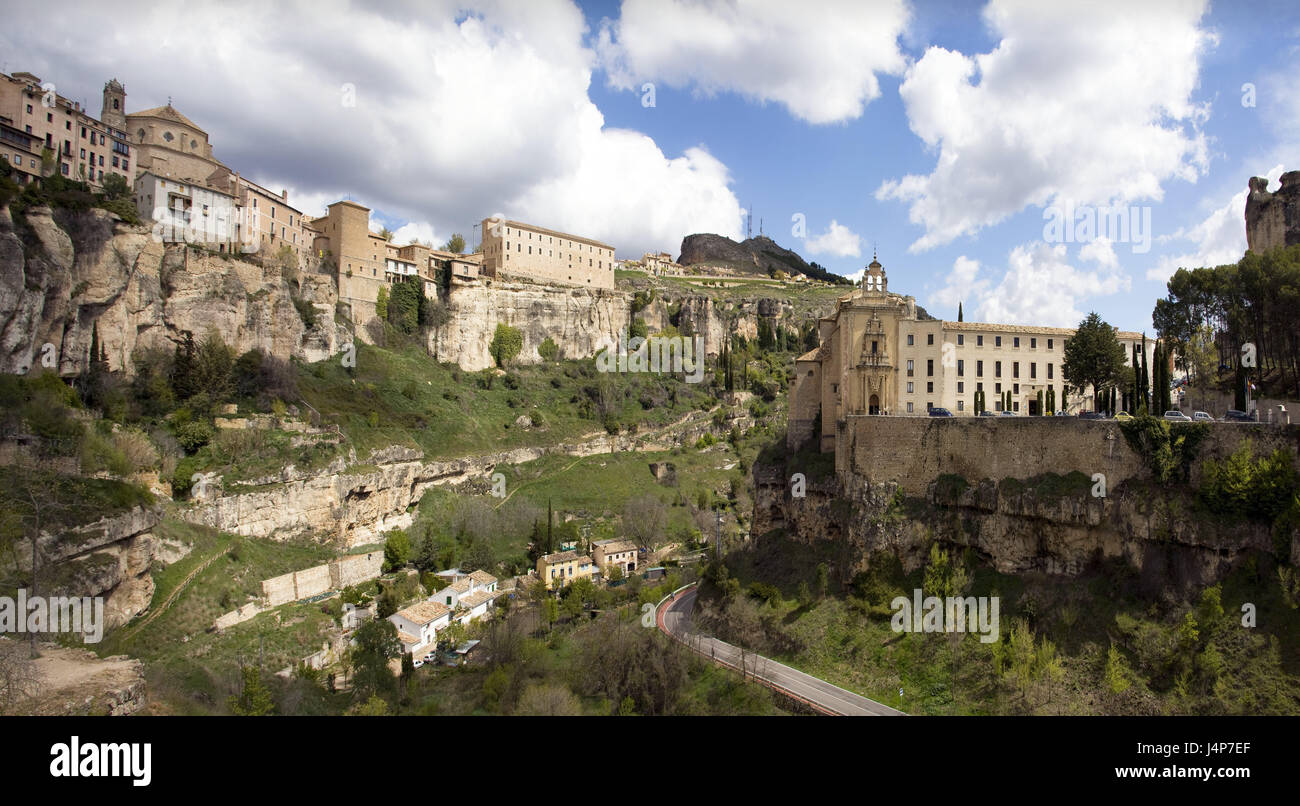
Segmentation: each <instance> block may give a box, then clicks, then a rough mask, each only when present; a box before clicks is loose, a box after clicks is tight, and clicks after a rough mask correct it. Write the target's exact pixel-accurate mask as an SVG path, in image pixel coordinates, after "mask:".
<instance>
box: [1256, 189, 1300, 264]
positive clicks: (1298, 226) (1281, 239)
mask: <svg viewBox="0 0 1300 806" xmlns="http://www.w3.org/2000/svg"><path fill="white" fill-rule="evenodd" d="M1281 183H1282V186H1281V187H1280V188H1279V189H1278V190H1277V191H1276V192H1274V193H1270V192H1269V190H1268V179H1266V178H1264V177H1262V176H1255V177H1251V180H1250V194H1249V195H1248V196H1246V248H1247V249H1250V250H1251V251H1253V252H1267V251H1269V250H1270V249H1275V248H1277V247H1279V246H1295V245H1296V244H1300V171H1288V172H1287V173H1284V174H1282V177H1281Z"/></svg>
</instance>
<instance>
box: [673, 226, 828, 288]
mask: <svg viewBox="0 0 1300 806" xmlns="http://www.w3.org/2000/svg"><path fill="white" fill-rule="evenodd" d="M677 262H678V263H679V264H681V265H683V266H697V265H713V266H724V267H726V268H728V269H731V270H732V271H735V272H740V273H743V274H753V275H756V276H762V277H766V276H768V274H769V273H770V272H772V271H783V272H785V273H786V274H803V275H806V276H808V277H812V278H814V279H817V280H826V281H828V282H835V281H837V280H840V279H843V278H841V277H839V275H836V274H832V273H830V272H828V271H826V270H825V269H823V268H821V267H820V266H814V265H812V264H810V263H808V262H807V261H806V260H804V259H803V258H802V257H800V256H799V255H798V253H796V252H793V251H791V250H789V249H786V248H785V247H783V246H781V245H780V244H778V243H777V242H776V241H774V240H772V239H771V238H768V237H767V236H765V235H760V236H758V237H757V238H750V239H748V240H745V241H741V242H740V243H736V242H735V241H733V240H731V239H730V238H727V237H725V236H722V235H714V234H712V233H699V234H695V235H687V236H686V237H685V238H683V239H682V251H681V256H680V257H678V258H677Z"/></svg>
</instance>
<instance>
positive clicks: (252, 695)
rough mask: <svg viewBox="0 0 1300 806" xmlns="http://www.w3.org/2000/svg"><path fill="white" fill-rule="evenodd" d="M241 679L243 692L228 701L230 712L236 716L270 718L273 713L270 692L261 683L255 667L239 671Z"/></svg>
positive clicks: (273, 706) (260, 676) (259, 673)
mask: <svg viewBox="0 0 1300 806" xmlns="http://www.w3.org/2000/svg"><path fill="white" fill-rule="evenodd" d="M240 673H241V675H242V677H243V684H244V686H243V691H242V692H240V694H239V696H238V697H231V698H230V700H229V705H230V710H231V711H233V712H234V713H235V715H236V716H271V715H273V714H274V713H275V702H274V700H272V699H271V692H270V690H269V689H268V688H267V687H266V684H265V683H263V682H262V674H261V672H259V671H258V669H257V667H256V666H245V667H244V668H243V669H241V670H240Z"/></svg>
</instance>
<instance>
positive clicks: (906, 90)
mask: <svg viewBox="0 0 1300 806" xmlns="http://www.w3.org/2000/svg"><path fill="white" fill-rule="evenodd" d="M5 19H6V24H5V26H4V27H3V28H2V29H0V61H3V65H2V69H3V70H4V71H5V72H9V73H13V72H16V71H21V70H26V71H28V72H32V73H35V74H36V75H38V76H40V77H41V78H42V79H43V80H45V81H49V82H53V83H54V84H55V85H56V87H57V90H58V92H59V93H60V94H62V95H65V96H67V97H70V98H72V99H74V100H81V101H83V102H84V103H85V104H86V105H87V106H88V107H89V109H90V110H91V111H92V113H93V112H95V111H97V110H98V109H99V106H100V98H101V92H102V87H103V84H104V82H105V81H107V80H108V79H110V78H117V79H118V80H120V81H121V82H122V83H123V84H124V85H125V86H126V91H127V110H128V112H130V111H136V110H141V109H145V108H149V107H153V106H159V105H162V104H165V103H167V101H168V99H169V98H170V99H171V102H172V104H173V105H174V106H175V107H176V109H177V110H179V111H180V112H182V113H183V114H185V115H186V116H187V117H189V118H190V119H191V120H194V121H195V122H196V123H198V125H200V126H201V127H203V128H204V129H205V130H206V131H207V132H208V134H209V137H210V142H211V143H212V144H213V148H214V153H215V156H216V157H217V158H218V159H220V160H221V161H222V162H224V163H225V164H227V165H229V166H231V167H232V168H234V169H236V170H239V171H240V172H242V173H243V174H245V175H247V176H249V177H251V178H253V179H254V180H255V181H257V182H259V183H261V184H263V185H265V186H267V187H271V188H275V189H280V188H285V189H288V190H289V194H290V202H291V203H292V204H294V205H295V206H296V207H298V208H299V209H301V210H302V211H303V212H305V213H307V214H308V215H319V214H323V213H324V209H325V205H327V204H329V203H331V202H334V201H337V200H339V199H345V198H346V199H352V200H355V201H357V202H359V203H362V204H365V205H366V206H368V207H370V208H372V210H373V213H372V227H373V228H375V229H378V228H379V227H380V226H381V225H383V226H387V227H389V228H390V229H392V230H394V231H395V232H396V233H397V236H396V237H397V240H398V241H399V242H404V241H409V240H411V239H420V240H424V241H432V242H434V243H435V244H439V245H440V244H441V243H442V242H444V241H446V240H447V238H448V237H449V236H450V235H451V234H452V233H462V234H463V235H464V237H465V239H466V241H467V242H468V243H469V244H470V245H471V246H472V245H473V244H475V243H477V241H478V239H479V235H478V232H477V229H476V225H477V224H478V222H480V221H481V220H482V219H483V218H486V217H491V216H493V215H503V216H505V217H508V218H514V219H519V220H523V221H527V222H529V223H534V224H538V225H541V226H545V227H549V228H552V229H559V230H564V231H569V232H574V233H578V234H582V235H585V236H588V237H593V238H597V239H600V240H602V241H605V242H607V243H610V244H613V245H614V246H615V247H616V251H617V255H618V257H620V258H639V257H640V255H641V254H642V253H643V252H647V251H667V252H672V253H673V254H674V255H676V254H677V253H678V252H679V251H680V245H681V240H682V238H683V237H684V236H686V235H689V234H691V233H696V232H712V233H717V234H721V235H726V236H728V237H732V238H737V239H740V238H744V237H745V236H746V234H747V224H748V221H749V220H750V219H752V233H753V234H754V235H757V234H758V233H759V231H760V228H761V230H762V232H763V233H764V234H766V235H768V236H770V237H771V238H773V239H774V240H775V241H776V242H777V243H779V244H781V245H782V246H786V247H789V248H791V249H794V250H796V251H798V252H799V253H800V254H802V255H803V256H804V257H805V258H806V259H808V260H813V261H816V262H818V263H819V264H821V265H823V266H825V267H826V268H828V269H830V270H831V271H834V272H838V273H840V274H843V275H846V276H860V273H861V271H862V267H863V266H864V265H865V264H867V263H869V262H870V261H871V259H872V254H873V251H874V252H875V253H876V254H877V255H878V256H879V260H880V261H881V263H882V264H883V265H884V267H885V270H886V272H887V273H888V277H889V284H890V290H891V291H894V292H897V293H903V294H910V295H913V296H915V297H916V299H917V302H918V303H919V304H921V305H922V306H924V307H925V308H926V309H927V310H928V311H929V312H930V313H931V314H932V315H935V316H939V317H941V318H947V319H955V318H956V314H957V306H958V303H961V304H962V306H963V312H964V315H965V319H966V320H967V321H988V322H1000V323H1009V324H1037V325H1049V326H1063V327H1069V326H1074V325H1076V324H1077V323H1078V322H1079V320H1080V319H1082V318H1083V317H1084V316H1085V315H1086V314H1087V313H1088V312H1090V311H1097V312H1098V313H1100V314H1101V315H1102V316H1103V318H1105V319H1106V320H1107V321H1109V322H1110V323H1111V324H1113V325H1116V326H1118V327H1121V328H1122V329H1126V330H1139V331H1140V330H1146V331H1151V330H1152V327H1151V310H1152V308H1153V307H1154V304H1155V300H1156V299H1158V298H1160V297H1161V296H1163V295H1164V293H1165V282H1166V281H1167V279H1168V278H1169V276H1170V275H1171V274H1172V273H1173V272H1174V271H1175V270H1176V269H1177V268H1179V267H1195V266H1202V265H1218V264H1221V263H1228V262H1234V261H1236V260H1238V259H1239V258H1240V257H1241V255H1242V253H1243V252H1244V251H1245V248H1246V236H1245V224H1244V208H1245V194H1246V184H1247V180H1248V178H1249V177H1251V176H1268V177H1269V179H1270V180H1271V181H1272V184H1271V185H1270V188H1271V189H1276V186H1277V178H1278V176H1279V175H1280V174H1281V173H1282V172H1283V171H1284V170H1296V169H1300V78H1298V76H1300V71H1298V70H1297V65H1298V64H1300V5H1297V4H1296V3H1294V2H1293V1H1292V0H1253V1H1252V2H1250V3H1232V2H1224V1H1222V0H1221V1H1220V2H1215V3H1210V2H1203V1H1198V0H1191V1H1189V2H1170V1H1168V0H1150V1H1149V2H1141V3H1135V2H1133V1H1132V0H1115V1H1113V2H1112V1H1111V0H1095V1H1092V0H1090V2H1083V3H1074V2H1072V3H1064V2H1062V3H1056V2H1050V1H1049V2H1042V1H1041V0H1023V1H1011V2H1002V1H1001V0H991V1H990V2H957V1H956V0H947V1H945V0H881V1H880V2H848V1H845V2H840V1H837V0H823V1H822V2H815V1H813V0H803V1H802V2H798V3H792V2H769V1H768V0H730V1H729V2H721V1H719V2H701V1H698V0H694V1H691V0H622V2H583V3H575V2H572V1H571V0H529V1H528V2H525V1H524V0H515V1H514V2H509V1H508V0H485V1H484V2H473V3H459V2H445V1H444V0H414V1H412V2H405V1H404V0H378V1H377V2H365V3H360V2H358V3H342V2H333V1H332V0H316V1H315V2H292V1H291V2H277V3H265V2H230V3H219V4H217V3H214V4H203V5H200V4H157V3H141V2H135V0H123V2H117V3H113V4H103V3H75V2H61V1H60V0H51V2H46V3H42V4H39V5H33V4H30V3H29V4H25V5H22V6H19V7H15V8H12V9H9V10H7V11H6V13H5ZM52 20H53V21H57V20H62V21H63V22H61V23H57V24H56V23H52V22H51V21H52ZM1124 225H1127V226H1124Z"/></svg>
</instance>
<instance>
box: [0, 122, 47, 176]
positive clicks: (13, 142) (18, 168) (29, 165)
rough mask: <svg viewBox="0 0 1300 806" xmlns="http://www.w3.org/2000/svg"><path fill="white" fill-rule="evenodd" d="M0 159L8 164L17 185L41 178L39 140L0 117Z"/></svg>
mask: <svg viewBox="0 0 1300 806" xmlns="http://www.w3.org/2000/svg"><path fill="white" fill-rule="evenodd" d="M0 159H3V160H4V161H5V162H6V163H8V165H9V167H10V168H11V169H12V170H13V173H12V174H11V176H12V178H13V181H14V182H15V183H17V184H19V185H26V184H30V183H32V182H39V181H40V179H41V177H42V176H43V174H42V172H41V166H42V156H41V142H40V140H39V138H37V137H36V135H34V134H28V133H27V132H25V131H23V130H22V129H19V128H18V127H17V126H14V125H13V121H12V120H10V119H9V118H7V117H0Z"/></svg>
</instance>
